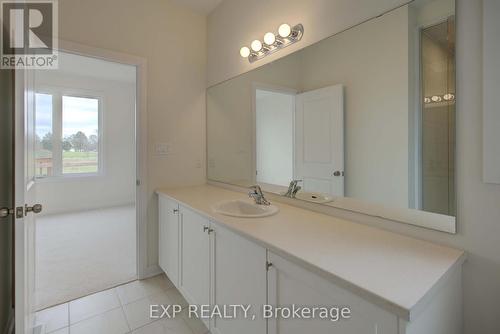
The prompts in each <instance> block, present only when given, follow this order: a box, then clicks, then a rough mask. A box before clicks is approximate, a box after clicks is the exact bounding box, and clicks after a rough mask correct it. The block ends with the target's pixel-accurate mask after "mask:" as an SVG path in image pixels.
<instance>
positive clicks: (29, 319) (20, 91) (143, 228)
mask: <svg viewBox="0 0 500 334" xmlns="http://www.w3.org/2000/svg"><path fill="white" fill-rule="evenodd" d="M58 50H60V51H64V52H67V53H72V54H77V55H81V56H87V57H93V58H97V59H102V60H107V61H111V62H116V63H121V64H125V65H131V66H135V67H136V111H135V119H136V122H135V130H136V175H137V176H136V179H137V187H136V259H137V260H136V263H137V269H136V271H137V278H139V279H142V278H147V277H150V276H152V275H155V274H157V273H158V267H157V265H153V266H149V265H148V257H147V256H148V254H147V253H148V252H147V223H148V221H147V199H148V197H147V190H148V189H147V188H148V187H147V180H148V179H147V172H148V163H147V161H148V160H147V157H148V155H147V154H148V150H147V148H148V145H147V87H146V84H147V60H146V59H145V58H142V57H138V56H134V55H129V54H125V53H120V52H115V51H110V50H106V49H100V48H95V47H91V46H86V45H82V44H78V43H74V42H69V41H65V40H61V39H60V40H59V47H58ZM15 79H16V80H15V92H14V103H15V116H14V117H15V122H16V123H15V130H16V131H15V143H16V144H17V143H23V142H24V139H23V140H21V141H20V136H21V135H22V136H24V128H25V125H26V122H25V119H24V118H25V117H24V106H25V92H26V91H27V89H30V86H29V84H28V82H27V81H26V80H27V73H25V71H24V70H16V71H15ZM15 159H16V161H24V156H20V154H18V153H17V152H16V157H15ZM20 174H22V175H24V174H25V172H24V173H20ZM19 176H20V175H19V173H16V187H15V189H14V191H15V195H16V196H15V198H16V206H18V205H20V204H19V203H18V201H23V204H22V205H24V191H25V189H24V188H22V187H21V184H20V183H18V182H17V180H18V179H19ZM42 204H43V203H42ZM24 230H25V226H24V223H23V221H22V220H21V219H16V224H15V233H16V238H15V255H14V256H15V259H14V261H15V265H16V270H15V273H16V277H15V282H16V283H15V288H14V291H15V308H16V332H17V333H23V334H24V333H25V332H26V330H27V328H26V327H27V326H32V325H33V323H34V322H33V315H34V305H31V304H32V303H33V300H32V297H30V296H29V295H30V294H31V293H32V292H30V291H27V290H28V289H27V287H25V284H24V280H25V279H28V280H30V279H31V280H33V279H34V273H33V272H30V270H28V268H25V266H24V257H25V247H26V246H29V245H26V242H25V240H23V239H21V238H22V237H23V235H24V233H23V232H24ZM33 246H34V245H33ZM32 260H34V259H32ZM30 276H33V277H30ZM20 278H23V280H22V281H19V279H20ZM19 283H21V284H19ZM25 310H30V311H29V312H30V313H33V314H25Z"/></svg>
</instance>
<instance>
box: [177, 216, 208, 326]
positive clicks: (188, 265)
mask: <svg viewBox="0 0 500 334" xmlns="http://www.w3.org/2000/svg"><path fill="white" fill-rule="evenodd" d="M180 213H181V233H180V235H181V238H180V250H181V254H180V255H181V257H180V259H181V265H180V268H181V275H180V284H179V290H180V291H181V293H182V294H183V296H184V297H185V298H186V300H187V301H188V302H189V303H190V304H196V305H208V304H209V301H210V298H209V289H210V272H209V269H210V266H209V261H210V252H209V250H210V242H209V240H210V238H209V235H208V228H209V225H210V222H209V221H208V219H206V218H205V217H203V216H200V215H198V214H197V213H194V212H193V211H191V210H189V209H187V208H185V207H183V206H181V207H180ZM205 322H206V324H207V325H208V321H205Z"/></svg>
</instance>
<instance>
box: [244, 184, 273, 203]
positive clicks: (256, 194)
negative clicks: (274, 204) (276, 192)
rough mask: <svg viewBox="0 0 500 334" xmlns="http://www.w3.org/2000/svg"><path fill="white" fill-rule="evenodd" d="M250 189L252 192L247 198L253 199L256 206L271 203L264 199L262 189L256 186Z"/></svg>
mask: <svg viewBox="0 0 500 334" xmlns="http://www.w3.org/2000/svg"><path fill="white" fill-rule="evenodd" d="M250 189H251V190H252V191H250V192H249V193H248V197H250V198H253V199H254V201H255V204H258V205H271V202H269V201H268V200H267V199H266V198H265V197H264V194H263V193H262V189H261V188H260V186H258V185H255V186H251V187H250Z"/></svg>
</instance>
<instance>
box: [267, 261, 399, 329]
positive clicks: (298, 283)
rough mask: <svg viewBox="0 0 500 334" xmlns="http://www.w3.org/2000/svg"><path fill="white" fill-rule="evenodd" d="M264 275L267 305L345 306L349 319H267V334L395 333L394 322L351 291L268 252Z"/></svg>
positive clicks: (395, 322)
mask: <svg viewBox="0 0 500 334" xmlns="http://www.w3.org/2000/svg"><path fill="white" fill-rule="evenodd" d="M268 260H269V261H270V262H271V263H272V265H271V267H270V268H269V272H268V282H269V290H268V294H269V295H268V298H269V304H270V305H273V306H275V307H276V306H277V307H290V306H291V305H297V306H304V307H323V306H324V307H328V308H332V307H339V308H342V307H349V308H350V310H351V317H350V319H346V320H339V321H337V322H333V321H331V320H329V319H320V318H319V317H317V318H315V319H292V318H289V319H283V318H282V317H278V318H277V319H272V320H271V319H270V320H269V321H268V326H269V327H268V329H269V331H268V333H269V334H304V333H314V334H332V333H339V334H377V333H384V334H397V333H398V319H397V317H396V316H395V315H394V314H391V313H389V312H387V311H385V310H383V309H381V308H379V307H377V306H375V305H373V304H370V303H368V302H366V301H365V300H363V299H361V298H360V297H358V296H356V295H354V294H352V293H351V292H349V291H347V290H344V289H341V288H340V287H338V286H336V285H334V284H332V283H331V282H330V281H327V280H325V279H323V278H322V277H319V276H317V275H315V274H313V273H311V272H310V271H307V270H305V269H303V268H302V267H299V266H297V265H296V264H294V263H292V262H290V261H287V260H285V259H283V258H282V257H280V256H277V255H276V254H273V253H271V252H269V253H268Z"/></svg>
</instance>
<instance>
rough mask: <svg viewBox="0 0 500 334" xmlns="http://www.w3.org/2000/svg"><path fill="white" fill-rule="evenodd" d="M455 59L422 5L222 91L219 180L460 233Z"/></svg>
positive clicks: (451, 28) (214, 109) (217, 109)
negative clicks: (427, 222) (456, 152)
mask: <svg viewBox="0 0 500 334" xmlns="http://www.w3.org/2000/svg"><path fill="white" fill-rule="evenodd" d="M304 28H305V34H307V27H304ZM454 50H455V2H454V0H415V1H413V2H411V3H410V4H408V5H405V6H402V7H399V8H397V9H394V10H392V11H390V12H388V13H386V14H384V15H382V16H380V17H377V18H374V19H372V20H369V21H367V22H365V23H363V24H360V25H358V26H356V27H353V28H351V29H348V30H346V31H344V32H341V33H339V34H336V35H334V36H331V37H329V38H327V39H324V40H322V41H320V42H318V43H316V44H313V45H311V46H308V47H306V48H304V49H301V50H300V51H298V52H295V53H293V54H291V55H288V56H286V57H284V58H281V59H279V60H277V61H275V62H273V63H270V64H266V65H264V66H261V67H259V68H257V69H255V70H252V71H250V72H247V73H245V74H242V75H240V76H238V77H235V78H233V79H230V80H228V81H225V82H222V83H220V84H218V85H215V86H212V87H210V88H209V89H208V91H207V142H208V144H207V174H208V179H209V180H212V181H219V182H224V183H229V184H233V185H239V186H244V187H246V186H249V185H252V184H259V185H261V187H262V188H263V189H264V190H267V191H271V192H275V193H280V194H282V195H285V194H286V195H287V196H289V197H295V198H297V199H301V200H308V201H312V202H317V203H323V204H325V205H331V206H336V207H343V208H347V209H350V210H354V211H363V212H365V213H368V214H373V215H377V216H386V218H390V219H394V220H400V221H405V222H407V221H406V218H405V213H404V212H407V213H408V214H407V216H408V217H410V218H408V219H409V221H408V222H409V223H415V224H417V225H419V224H420V223H419V222H422V224H423V225H425V224H426V221H432V220H435V222H436V223H429V224H427V226H428V227H431V228H435V229H438V230H444V231H448V232H454V231H455V218H454V216H455V212H456V208H455V198H456V193H455V181H454V180H455V101H456V96H455V51H454ZM292 180H298V181H297V182H296V184H297V187H295V186H293V187H294V193H293V194H290V191H288V193H287V190H289V186H290V183H291V181H292ZM299 187H300V188H299ZM374 208H377V209H375V211H377V212H371V211H372V210H374ZM358 209H359V210H358ZM391 210H392V212H394V213H397V214H396V215H395V216H391V213H390V212H391ZM404 210H405V211H404ZM417 211H418V212H421V213H422V214H421V215H418V214H417ZM412 217H413V218H412ZM415 217H416V218H415ZM441 223H442V224H443V226H439V224H441Z"/></svg>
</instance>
